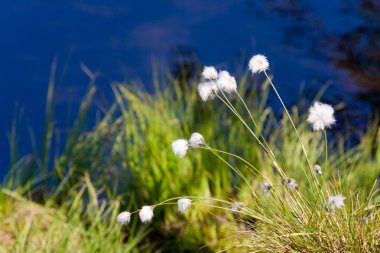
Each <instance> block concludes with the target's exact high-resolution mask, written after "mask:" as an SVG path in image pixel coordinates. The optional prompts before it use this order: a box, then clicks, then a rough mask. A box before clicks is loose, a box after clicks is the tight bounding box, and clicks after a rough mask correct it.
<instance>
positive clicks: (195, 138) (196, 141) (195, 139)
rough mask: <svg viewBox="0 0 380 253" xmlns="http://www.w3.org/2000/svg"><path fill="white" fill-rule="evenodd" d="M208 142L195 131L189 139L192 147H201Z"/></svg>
mask: <svg viewBox="0 0 380 253" xmlns="http://www.w3.org/2000/svg"><path fill="white" fill-rule="evenodd" d="M205 144H206V142H205V139H204V138H203V136H202V135H201V134H200V133H193V134H192V135H191V137H190V139H189V145H190V147H199V146H204V145H205Z"/></svg>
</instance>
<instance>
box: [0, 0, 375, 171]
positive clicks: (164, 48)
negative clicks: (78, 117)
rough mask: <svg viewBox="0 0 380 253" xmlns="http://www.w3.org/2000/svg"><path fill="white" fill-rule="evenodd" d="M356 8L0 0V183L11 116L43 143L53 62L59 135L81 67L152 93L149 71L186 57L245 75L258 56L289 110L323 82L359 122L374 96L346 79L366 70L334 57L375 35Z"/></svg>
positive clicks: (252, 1) (210, 0)
mask: <svg viewBox="0 0 380 253" xmlns="http://www.w3.org/2000/svg"><path fill="white" fill-rule="evenodd" d="M363 2H365V1H360V0H352V1H350V0H329V1H313V0H304V1H292V0H288V1H286V0H225V1H221V0H207V1H206V0H181V1H174V0H162V1H154V0H151V1H121V0H109V1H94V0H92V1H84V0H83V1H74V0H54V1H51V0H12V1H5V0H0V31H1V35H0V85H1V92H0V112H1V114H0V115H1V120H0V164H1V167H2V170H3V172H2V173H0V175H1V174H3V173H5V171H6V169H7V163H8V161H9V150H8V140H7V135H6V133H7V132H9V131H10V129H11V123H12V119H13V118H14V113H15V108H19V109H18V111H21V112H22V119H23V122H24V123H25V124H24V126H31V127H32V128H33V131H34V132H35V136H36V140H37V146H38V145H39V144H40V140H41V136H42V134H43V120H44V108H45V100H46V93H47V87H48V81H49V74H50V67H51V64H52V62H53V59H54V58H56V59H57V64H58V68H57V77H56V92H55V95H56V96H55V105H56V107H57V115H56V126H57V127H58V128H65V126H66V122H67V117H68V116H67V115H68V111H70V110H71V111H75V109H76V108H77V107H78V104H79V102H80V100H81V98H82V96H83V94H84V93H85V91H86V89H87V87H88V83H89V78H88V76H87V75H86V74H85V73H84V71H83V66H86V67H87V68H88V69H89V70H91V71H92V72H99V78H98V79H97V82H96V83H97V85H98V86H99V87H100V89H103V88H104V89H105V90H106V89H107V87H109V81H110V80H118V81H123V80H132V81H136V82H138V83H140V84H141V85H144V86H145V87H147V88H148V89H149V87H151V78H152V66H153V65H154V64H155V65H158V66H160V67H163V68H167V69H172V68H173V64H174V63H175V58H176V53H175V52H178V51H179V52H182V51H181V50H183V49H186V50H187V51H190V52H192V53H194V54H196V55H197V58H198V59H199V61H200V63H202V64H205V65H215V66H217V67H218V68H226V69H228V70H230V71H231V72H238V70H239V69H240V68H241V66H242V64H243V66H244V67H245V66H246V63H247V61H248V59H249V57H250V56H251V55H253V54H256V53H263V54H265V55H267V56H268V57H269V60H270V64H271V72H272V73H273V74H274V76H275V81H276V83H277V84H278V87H279V90H280V92H281V93H282V94H283V95H284V97H285V98H286V101H287V103H292V102H295V101H296V100H297V98H298V97H297V96H295V95H294V94H296V92H295V91H298V90H299V89H300V87H301V85H303V84H305V85H306V86H307V87H310V86H313V87H316V88H317V89H318V87H321V86H322V85H324V84H326V83H327V84H329V85H330V87H329V89H328V91H327V94H326V96H325V97H324V99H325V100H326V101H327V102H330V103H333V104H338V103H339V102H341V101H343V102H346V103H347V104H348V105H349V107H350V108H351V109H350V111H351V113H354V115H355V117H357V118H361V119H365V118H366V117H367V116H368V113H369V112H370V111H371V110H372V109H373V108H374V103H373V102H368V101H369V98H372V97H373V96H367V95H365V96H364V97H365V98H364V99H362V97H363V96H362V95H363V94H372V95H374V97H375V98H376V97H377V96H376V94H378V93H376V92H373V90H376V89H373V87H370V88H369V89H367V88H368V87H367V86H366V82H364V81H362V80H361V79H360V77H358V76H355V75H354V74H353V73H354V72H353V70H352V69H355V68H356V66H360V64H362V63H363V62H360V61H359V62H357V61H355V62H354V65H350V64H348V66H346V65H344V64H340V60H341V59H346V58H347V55H346V54H348V53H347V52H346V51H345V50H342V51H339V50H337V48H338V45H339V43H342V42H343V45H345V44H344V43H345V39H344V38H345V37H344V36H350V35H351V34H355V32H357V29H358V28H360V27H366V28H368V27H369V29H372V30H370V31H373V30H375V31H377V30H376V29H378V26H375V25H374V24H377V23H374V21H373V20H374V16H375V18H376V14H373V13H371V10H373V8H372V7H370V8H369V11H368V10H367V12H365V11H363ZM367 9H368V8H367ZM364 10H365V8H364ZM375 13H376V12H375ZM360 34H361V35H363V36H366V34H365V33H364V32H363V33H360ZM368 37H370V36H368ZM375 38H377V39H375V41H371V40H370V39H371V38H370V39H369V42H367V44H366V43H365V41H366V40H363V41H364V42H363V43H364V45H362V44H363V43H359V45H355V46H357V48H358V51H360V50H362V49H363V48H364V49H366V47H367V45H373V44H374V45H375V48H376V49H378V48H379V47H377V46H376V45H379V39H378V38H379V37H375ZM348 47H349V48H351V45H349V46H348ZM354 48H356V47H354ZM186 50H185V51H186ZM173 59H174V60H173ZM355 59H356V58H355ZM368 59H372V58H371V57H370V56H368V57H367V58H365V59H364V64H365V63H367V61H369V60H368ZM355 64H356V65H355ZM81 66H82V68H81ZM352 66H353V67H352ZM375 70H379V68H378V66H377V65H375ZM368 76H371V75H368ZM371 83H373V82H371ZM368 90H370V91H371V92H367V91H368ZM358 94H361V96H360V97H361V98H359V95H358ZM371 101H373V99H371ZM375 101H377V100H376V99H375ZM20 108H21V109H20ZM68 108H69V109H68ZM21 132H23V131H21ZM24 132H25V133H24V135H23V136H22V137H23V138H22V141H21V142H20V146H19V149H20V150H21V153H24V152H28V151H29V150H30V146H31V145H30V141H29V139H28V138H25V137H27V136H29V133H28V132H27V127H24ZM20 138H21V137H20ZM4 168H5V170H4Z"/></svg>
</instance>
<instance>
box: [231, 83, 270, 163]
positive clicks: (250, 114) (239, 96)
mask: <svg viewBox="0 0 380 253" xmlns="http://www.w3.org/2000/svg"><path fill="white" fill-rule="evenodd" d="M235 93H236V94H237V96H238V98H239V99H240V101H241V102H242V103H243V105H244V108H245V109H246V111H247V112H248V115H249V117H250V118H251V120H252V123H253V125H254V126H255V128H256V130H257V132H258V133H259V135H260V137H261V139H262V140H263V142H264V143H265V145H266V146H267V148H268V150H269V151H270V155H271V156H272V157H273V158H274V159H276V156H275V155H274V153H273V151H272V150H271V149H270V147H269V144H268V143H267V141H266V140H265V138H264V136H263V135H262V133H261V131H260V128H259V127H258V125H257V123H256V120H255V119H254V118H253V116H252V113H251V111H250V110H249V108H248V106H247V104H246V103H245V101H244V99H243V98H242V97H241V95H240V94H239V92H237V91H235Z"/></svg>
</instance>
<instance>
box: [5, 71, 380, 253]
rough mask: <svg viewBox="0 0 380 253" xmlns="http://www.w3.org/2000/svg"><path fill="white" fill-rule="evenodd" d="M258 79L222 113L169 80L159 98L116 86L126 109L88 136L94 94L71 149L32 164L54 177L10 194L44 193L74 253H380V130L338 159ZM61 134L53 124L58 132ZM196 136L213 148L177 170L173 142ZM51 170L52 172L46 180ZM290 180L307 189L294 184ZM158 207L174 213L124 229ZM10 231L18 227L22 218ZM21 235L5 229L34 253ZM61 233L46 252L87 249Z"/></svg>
mask: <svg viewBox="0 0 380 253" xmlns="http://www.w3.org/2000/svg"><path fill="white" fill-rule="evenodd" d="M225 77H227V79H228V80H232V78H231V76H229V75H225ZM249 80H250V79H249V78H248V75H243V77H242V79H241V80H240V81H239V82H238V83H236V87H237V94H238V95H236V96H231V95H228V94H222V93H220V92H219V93H217V94H214V95H215V96H214V101H213V102H211V103H209V102H207V103H202V102H201V98H199V97H198V95H197V87H196V84H197V80H192V81H190V82H189V83H187V82H184V81H178V80H173V79H169V80H168V82H167V84H166V86H164V85H162V87H157V89H156V91H155V93H154V95H152V94H149V93H147V92H145V91H143V90H142V89H140V88H138V87H135V86H133V85H124V84H120V83H113V86H112V87H113V90H114V94H115V99H116V102H115V104H114V105H113V106H112V107H111V108H110V109H109V110H108V111H107V112H105V113H104V114H103V115H102V116H101V117H100V119H99V120H98V121H97V123H96V124H95V126H94V127H93V128H92V129H90V130H89V129H87V128H85V127H83V125H85V123H86V114H87V112H88V108H89V106H90V105H91V100H92V98H93V96H94V94H95V90H96V89H95V88H90V90H89V94H88V96H87V97H86V99H85V100H84V102H83V103H82V106H81V109H80V111H79V113H78V119H77V120H76V122H75V124H74V127H73V129H72V131H71V133H72V134H70V135H68V136H67V140H66V145H65V148H64V150H63V151H62V152H61V153H57V154H56V155H55V156H54V161H53V162H44V163H41V162H40V160H41V161H42V160H45V161H48V159H47V158H46V154H47V153H50V152H49V151H48V150H46V149H47V148H45V149H44V151H43V154H42V156H41V158H38V157H39V156H38V155H37V154H35V155H34V157H36V161H37V162H35V163H28V167H29V168H31V171H43V173H44V176H43V177H40V176H39V175H35V176H34V177H32V178H31V180H29V181H27V182H26V183H22V184H17V183H15V181H14V180H7V183H9V182H11V183H9V184H8V187H7V188H12V189H13V190H16V192H19V193H18V194H21V195H23V196H27V197H28V196H30V195H34V193H35V191H36V190H39V191H40V190H41V187H40V186H41V185H44V187H45V188H43V190H44V191H43V198H42V201H41V204H40V205H39V206H38V207H39V208H40V210H41V211H40V212H42V213H46V214H49V215H50V216H52V217H53V218H54V219H53V221H54V223H55V222H57V224H55V225H54V226H51V227H52V228H55V229H56V230H57V231H58V230H60V226H63V227H69V228H72V227H79V231H78V233H79V235H80V236H79V238H81V239H80V240H79V241H80V242H79V243H78V244H75V245H74V246H73V247H74V248H75V249H77V250H78V251H82V252H94V251H99V252H110V251H116V252H118V251H123V250H124V251H125V250H135V251H136V252H141V251H143V252H150V251H157V250H162V251H170V250H172V251H176V252H178V251H186V250H199V249H201V250H203V251H216V250H222V249H229V248H231V250H230V251H233V250H236V251H237V252H239V251H241V250H242V249H246V250H249V251H269V250H272V251H276V252H281V251H302V249H303V250H304V251H305V252H307V251H308V250H309V251H322V252H323V251H326V250H327V248H328V247H329V250H338V249H342V250H346V251H355V250H356V251H365V250H366V249H368V251H370V250H373V249H374V247H375V248H376V247H377V243H378V239H376V238H377V232H378V230H376V229H377V227H378V226H376V225H378V221H379V219H378V209H377V203H378V202H379V194H378V193H377V189H378V185H377V184H375V183H374V182H375V180H376V178H377V176H378V175H379V173H380V168H379V167H378V166H377V165H378V164H379V163H380V156H379V155H380V149H379V147H378V144H379V135H378V129H377V126H376V125H374V127H373V128H372V129H370V130H369V131H368V133H367V134H366V135H363V136H362V140H361V143H360V144H359V145H358V146H356V147H353V148H351V149H349V150H347V149H346V147H345V139H344V138H343V137H341V138H338V139H337V140H336V141H334V142H331V143H330V145H329V153H328V157H327V156H326V155H325V154H326V142H325V135H324V134H323V133H314V132H312V131H310V128H309V126H308V125H307V124H306V117H307V115H306V114H305V113H303V112H304V111H306V108H303V107H302V106H301V107H293V108H291V110H289V111H285V112H284V114H283V117H279V116H278V115H277V114H276V113H275V112H273V110H272V109H271V108H270V107H268V106H267V98H268V95H269V92H270V87H271V85H272V84H271V80H270V79H269V75H268V78H267V79H266V80H265V81H264V82H263V84H262V85H256V84H252V83H251V82H249ZM224 84H225V85H228V84H229V83H228V82H227V83H224ZM216 95H218V96H219V97H218V96H216ZM224 95H225V96H224ZM49 97H50V96H49ZM49 101H51V99H49ZM289 116H290V117H289ZM49 118H52V115H51V113H49ZM279 118H281V121H278V119H279ZM290 119H292V122H291V121H290ZM243 122H244V123H243ZM51 126H52V124H47V127H48V132H49V133H51V131H53V130H52V129H51ZM295 127H296V129H297V131H298V132H299V133H298V135H299V138H298V137H297V135H296V133H295V132H294V128H295ZM248 129H250V130H248ZM194 131H196V132H199V133H202V135H203V137H204V139H205V140H206V142H207V143H208V145H209V146H199V147H196V148H197V149H198V151H197V152H194V151H195V150H189V152H188V153H187V154H186V156H185V157H184V158H183V159H178V158H177V157H176V156H175V155H173V154H172V153H171V151H170V145H171V142H172V141H173V140H174V139H176V138H178V137H180V138H186V139H188V138H189V137H190V136H191V133H192V132H194ZM255 136H256V137H255ZM45 140H48V142H49V143H46V142H44V145H45V147H54V146H55V145H54V144H53V142H54V141H56V140H55V139H54V135H52V134H49V138H45ZM300 140H301V142H302V144H303V146H302V145H300ZM258 141H259V142H258ZM260 143H261V144H260ZM265 149H266V150H265ZM305 151H306V152H307V159H306V157H305ZM215 155H217V157H216V158H217V159H216V158H215ZM273 155H274V156H275V158H276V159H274V158H273ZM27 157H28V156H26V157H23V158H21V159H20V160H19V162H18V163H15V166H14V168H15V169H14V170H13V171H15V172H17V173H19V172H20V170H22V169H25V166H23V164H24V161H25V160H27V159H26V158H27ZM326 157H327V158H328V159H327V161H326ZM49 163H52V166H51V168H50V170H47V169H46V165H47V164H49ZM42 164H44V166H42V167H41V165H42ZM314 164H320V165H321V167H322V171H323V174H322V176H320V175H319V174H315V175H314V174H310V172H313V171H312V169H313V165H314ZM17 173H16V174H17ZM17 175H18V174H17ZM313 175H314V176H313ZM12 178H13V177H12V175H10V176H9V177H8V179H12ZM290 178H292V179H294V180H295V182H296V183H297V185H298V187H297V188H298V190H297V189H290V188H289V187H288V186H287V185H286V182H287V180H288V179H290ZM264 181H265V182H267V183H268V184H269V189H270V190H268V193H266V192H261V189H260V188H261V187H260V186H261V185H260V184H261V183H262V182H264ZM316 186H317V187H316ZM5 193H6V194H5V195H4V194H3V197H2V198H1V199H2V200H4V201H6V203H9V202H8V201H10V202H13V201H14V199H15V198H14V197H15V196H18V195H15V193H14V192H13V191H12V192H9V191H5ZM32 193H33V194H32ZM316 193H317V194H316ZM339 193H341V194H343V195H344V196H345V197H346V198H347V199H346V200H345V207H344V208H342V209H338V210H335V211H334V212H326V200H327V198H328V195H329V194H331V195H333V194H339ZM183 195H185V196H187V198H189V199H191V200H192V204H191V207H190V210H187V211H186V212H185V213H184V214H179V213H178V212H177V210H176V209H177V207H176V206H177V200H178V198H182V197H178V198H177V197H176V196H183ZM10 196H12V197H10ZM195 196H197V197H195ZM173 197H174V198H173ZM17 198H18V197H17ZM168 199H171V200H170V201H166V200H168ZM211 199H212V200H211ZM215 199H218V200H222V201H216V200H215ZM23 201H26V202H27V203H28V204H29V202H28V201H29V200H25V199H23ZM4 203H5V202H4ZM159 203H162V205H167V206H162V205H158V206H156V207H155V209H154V217H153V219H152V223H151V224H149V225H141V224H139V222H138V218H136V217H137V212H136V213H135V214H133V215H132V217H131V223H130V224H129V225H128V226H124V227H122V228H120V226H117V225H116V224H115V222H116V216H117V214H118V213H119V212H120V211H123V210H139V209H140V208H141V207H142V206H143V205H155V204H159ZM9 206H13V204H9ZM232 207H233V208H232ZM231 209H233V210H231ZM51 210H53V212H51ZM189 211H190V212H189ZM12 212H13V211H12ZM210 213H211V214H212V215H210ZM2 217H10V216H9V212H5V211H4V212H2ZM34 217H35V218H34V219H36V220H38V219H39V218H38V216H34ZM5 220H7V221H9V222H10V223H15V219H5ZM12 226H13V225H12ZM12 226H10V225H9V224H8V225H6V226H5V227H6V228H7V229H6V232H4V231H3V232H4V233H6V234H7V235H11V236H12V237H11V238H12V240H14V241H16V242H20V244H19V245H24V246H17V247H19V248H18V249H19V251H20V252H22V251H27V249H26V248H25V245H29V243H31V242H32V240H29V239H28V238H32V237H28V236H25V234H29V230H26V232H22V231H21V230H12V229H13V228H12ZM14 227H16V226H14ZM31 229H32V230H33V233H32V234H34V235H36V236H39V237H44V236H46V235H48V236H47V237H49V235H52V234H54V233H55V232H54V231H53V230H52V231H50V232H49V233H47V234H45V232H44V231H45V230H44V229H45V228H42V227H40V226H31ZM62 230H63V231H64V232H62V234H61V237H60V238H61V240H59V241H62V242H65V243H61V242H60V243H59V244H57V245H56V244H55V242H54V241H53V240H52V239H51V238H50V237H49V240H50V239H51V241H49V242H47V241H45V242H44V243H45V245H47V246H46V248H45V249H52V248H53V247H55V250H52V251H60V250H61V249H62V251H66V249H68V247H69V246H68V245H70V243H77V241H76V240H74V239H72V238H71V236H73V234H70V233H69V232H68V230H65V229H62ZM10 231H11V232H10ZM226 236H228V237H227V239H225V237H226ZM355 238H360V240H358V241H355ZM45 239H46V238H45ZM69 242H70V243H69ZM344 243H345V244H344ZM14 245H15V244H12V245H11V249H15V246H14ZM8 246H9V245H8ZM20 247H24V248H20ZM32 247H33V246H32ZM70 247H71V246H70ZM365 247H367V248H365ZM8 249H9V248H8ZM47 251H49V250H47Z"/></svg>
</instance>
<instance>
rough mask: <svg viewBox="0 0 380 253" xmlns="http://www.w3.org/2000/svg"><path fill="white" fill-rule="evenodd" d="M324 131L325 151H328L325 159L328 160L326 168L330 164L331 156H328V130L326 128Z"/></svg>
mask: <svg viewBox="0 0 380 253" xmlns="http://www.w3.org/2000/svg"><path fill="white" fill-rule="evenodd" d="M323 132H324V136H325V149H326V150H325V151H326V153H325V159H326V161H325V163H326V164H325V168H327V166H328V160H329V156H328V152H329V151H328V148H329V145H328V142H327V131H326V129H325V130H324V131H323Z"/></svg>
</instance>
